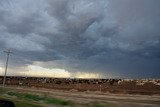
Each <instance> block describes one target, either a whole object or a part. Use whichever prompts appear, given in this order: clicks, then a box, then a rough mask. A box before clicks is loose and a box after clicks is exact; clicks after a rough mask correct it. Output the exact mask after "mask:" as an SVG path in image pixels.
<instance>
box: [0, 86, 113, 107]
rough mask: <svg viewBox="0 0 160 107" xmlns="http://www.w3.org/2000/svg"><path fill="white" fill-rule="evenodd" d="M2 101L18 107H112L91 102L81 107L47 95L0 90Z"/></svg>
mask: <svg viewBox="0 0 160 107" xmlns="http://www.w3.org/2000/svg"><path fill="white" fill-rule="evenodd" d="M0 99H5V100H9V101H12V102H14V104H15V106H16V107H77V106H83V107H110V106H109V104H107V103H103V102H98V101H91V102H89V103H86V104H82V105H81V104H75V103H74V102H73V101H69V100H63V99H59V98H54V97H51V96H49V95H46V94H39V93H32V92H27V93H26V92H19V91H17V90H9V89H5V88H0Z"/></svg>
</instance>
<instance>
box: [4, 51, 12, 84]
mask: <svg viewBox="0 0 160 107" xmlns="http://www.w3.org/2000/svg"><path fill="white" fill-rule="evenodd" d="M3 52H4V53H6V54H7V60H6V68H5V73H4V79H3V87H4V86H5V83H6V74H7V68H8V61H9V56H10V54H13V52H11V51H10V50H7V51H3Z"/></svg>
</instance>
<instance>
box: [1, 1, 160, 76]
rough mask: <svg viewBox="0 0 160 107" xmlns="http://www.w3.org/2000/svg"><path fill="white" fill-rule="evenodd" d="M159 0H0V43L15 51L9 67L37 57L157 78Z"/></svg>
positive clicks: (71, 67) (44, 62) (72, 67)
mask: <svg viewBox="0 0 160 107" xmlns="http://www.w3.org/2000/svg"><path fill="white" fill-rule="evenodd" d="M159 5H160V2H159V0H152V1H151V0H141V1H139V0H134V1H133V0H112V1H109V0H101V1H98V0H94V1H93V0H34V1H33V0H27V1H24V0H21V1H17V0H1V1H0V49H1V50H4V49H12V50H13V51H14V52H15V54H14V55H13V56H12V60H11V61H12V62H11V66H14V67H25V66H27V65H28V64H34V63H35V62H41V63H38V64H39V65H40V66H43V67H46V68H52V67H57V68H63V69H66V70H68V71H70V72H77V71H78V72H79V71H80V72H96V73H97V72H98V73H100V74H113V75H114V76H115V77H116V76H120V77H131V78H133V77H139V78H142V77H143V78H145V77H151V78H159V77H160V73H159V70H160V67H159V65H160V50H159V49H160V30H159V29H160V11H159V10H160V7H159ZM1 56H3V55H1ZM4 60H5V58H2V60H1V62H2V61H4Z"/></svg>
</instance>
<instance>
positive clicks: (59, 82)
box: [0, 77, 160, 107]
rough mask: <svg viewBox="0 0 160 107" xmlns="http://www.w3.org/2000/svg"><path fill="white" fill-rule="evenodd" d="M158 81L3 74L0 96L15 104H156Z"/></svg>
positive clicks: (130, 106) (76, 106)
mask: <svg viewBox="0 0 160 107" xmlns="http://www.w3.org/2000/svg"><path fill="white" fill-rule="evenodd" d="M1 80H2V79H1ZM39 80H41V81H40V82H37V81H39ZM86 81H87V82H86ZM113 81H114V82H113ZM94 83H95V84H94ZM134 83H135V84H134ZM158 83H159V80H154V81H153V80H147V81H146V80H116V79H104V80H102V79H88V80H87V79H64V78H56V79H55V78H33V77H32V78H31V77H28V78H24V77H7V81H6V86H5V87H1V88H0V99H5V100H9V101H12V102H14V103H15V105H16V107H159V106H160V86H159V84H158ZM65 87H66V88H65ZM91 87H93V88H92V89H91Z"/></svg>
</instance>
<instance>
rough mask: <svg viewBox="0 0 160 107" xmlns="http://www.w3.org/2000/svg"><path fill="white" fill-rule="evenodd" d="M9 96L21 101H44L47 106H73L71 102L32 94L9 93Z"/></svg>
mask: <svg viewBox="0 0 160 107" xmlns="http://www.w3.org/2000/svg"><path fill="white" fill-rule="evenodd" d="M7 94H8V95H9V96H16V97H17V98H19V99H24V100H32V101H43V102H45V103H47V104H55V105H63V106H69V105H73V103H72V102H71V101H64V100H61V99H57V98H53V97H48V96H43V95H36V94H31V93H20V92H7Z"/></svg>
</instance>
